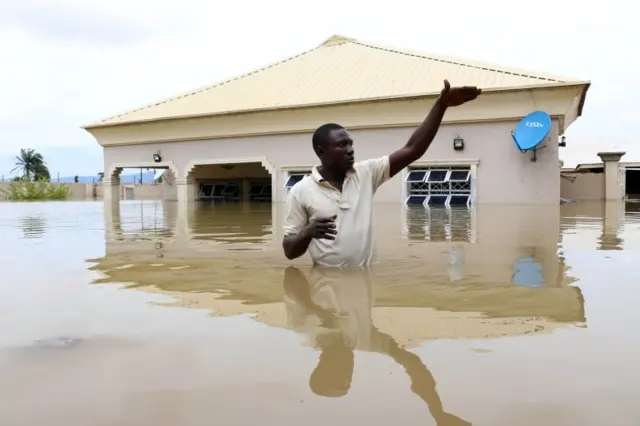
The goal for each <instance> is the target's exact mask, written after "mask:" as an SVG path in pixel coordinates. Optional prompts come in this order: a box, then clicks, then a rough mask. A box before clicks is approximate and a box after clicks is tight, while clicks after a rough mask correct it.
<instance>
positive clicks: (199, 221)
mask: <svg viewBox="0 0 640 426" xmlns="http://www.w3.org/2000/svg"><path fill="white" fill-rule="evenodd" d="M177 205H178V203H166V204H164V205H163V206H164V207H163V210H162V215H163V217H164V219H163V220H164V223H166V224H167V225H170V226H173V228H172V230H171V231H167V232H166V233H164V234H155V238H156V241H149V242H146V241H136V240H135V239H134V238H133V237H131V238H129V237H128V236H127V235H125V236H124V237H123V238H122V237H121V238H109V235H110V233H109V231H108V232H107V235H108V237H107V249H106V255H105V256H104V257H103V258H100V259H95V260H92V262H96V264H95V266H93V267H92V269H93V270H96V271H100V272H102V275H103V277H102V278H101V279H99V280H96V282H97V283H110V282H114V283H115V282H117V283H122V282H129V283H135V284H132V285H130V286H129V287H135V288H138V289H144V290H145V291H152V292H162V293H167V294H170V295H172V296H173V297H175V299H176V302H175V305H178V306H190V307H199V308H204V309H210V310H213V311H214V313H215V314H216V315H233V314H240V313H254V314H256V317H255V318H256V319H257V320H259V321H262V322H264V323H267V324H271V325H274V326H280V327H287V322H286V317H287V316H286V312H285V310H284V305H283V304H282V301H283V296H284V292H283V288H282V274H283V271H284V269H285V268H286V266H287V265H289V264H291V263H292V262H290V261H288V260H286V259H285V258H284V256H283V255H282V252H281V250H282V249H281V244H280V240H279V238H280V237H279V235H278V233H277V232H275V233H271V232H270V230H271V229H272V223H276V227H275V229H276V230H277V229H278V226H279V225H278V223H279V222H281V219H280V218H279V217H278V212H277V211H276V212H275V213H274V211H271V210H270V209H264V208H262V206H261V207H255V206H250V205H246V204H229V205H226V206H225V205H218V204H212V205H207V204H205V205H200V206H196V207H195V208H193V209H190V210H188V211H181V210H180V209H179V208H175V206H177ZM144 207H145V208H147V206H146V205H145V206H144ZM265 207H271V205H266V206H265ZM273 208H274V209H276V207H275V205H274V207H273ZM420 208H422V209H423V210H422V212H421V211H419V210H411V209H409V210H406V209H404V208H403V209H398V207H397V206H395V205H379V206H378V207H377V210H376V222H377V224H378V229H377V231H378V235H377V237H378V247H379V251H380V256H381V259H382V262H381V263H380V264H379V265H376V266H375V268H374V270H373V271H374V272H373V281H372V284H371V285H372V286H373V288H372V290H371V291H372V293H373V294H374V295H375V307H374V308H373V317H374V322H375V324H376V325H377V326H378V327H379V328H380V329H381V331H383V332H386V333H388V334H391V335H393V336H394V337H395V338H397V339H399V340H400V341H401V342H402V343H405V344H406V343H410V342H414V343H417V342H419V341H423V340H425V339H430V338H437V337H465V338H482V337H498V336H502V335H514V334H521V333H529V332H534V331H540V330H548V329H552V328H555V327H558V326H560V325H562V324H571V323H577V322H583V321H585V313H584V301H583V298H582V294H581V292H580V289H579V288H577V287H574V286H571V285H569V284H570V282H571V279H569V278H568V277H567V276H566V274H565V273H566V269H567V268H566V267H565V265H564V260H563V259H562V258H560V257H559V256H558V242H559V238H560V237H559V235H560V233H559V228H560V219H559V215H558V209H559V206H557V205H554V206H550V207H540V206H538V207H533V208H521V207H513V208H505V207H504V206H502V207H500V208H491V207H489V206H476V207H475V208H474V210H466V212H465V210H460V211H457V210H455V209H451V210H447V209H442V210H437V209H435V208H433V209H432V210H427V209H425V208H424V207H420ZM434 211H437V213H436V214H434V213H433V212H434ZM458 214H459V216H456V215H458ZM173 215H175V216H173ZM438 215H440V216H438ZM465 215H467V217H468V219H467V220H466V221H465V220H463V218H464V217H465ZM117 216H118V215H117V214H115V215H114V214H112V215H111V219H110V220H111V223H110V224H108V225H107V227H108V228H109V227H114V226H115V227H117V226H118V225H116V222H118V217H117ZM472 216H473V217H475V219H474V220H472V219H471V217H472ZM126 217H128V218H129V219H127V220H132V218H133V217H135V215H134V214H131V213H127V214H126ZM445 219H446V222H445V226H443V225H442V224H443V222H444V220H445ZM431 221H433V222H431ZM416 222H418V223H420V224H421V225H420V226H422V227H423V228H422V229H424V226H427V227H428V229H429V230H430V235H431V236H432V237H433V235H438V234H437V233H435V232H431V230H432V229H436V227H438V229H441V231H439V232H440V234H439V235H440V236H441V237H440V238H433V239H432V240H428V239H425V238H424V237H423V238H418V239H413V238H411V234H410V233H409V235H408V237H409V238H408V239H407V236H405V235H402V234H401V233H400V232H398V231H399V228H400V225H401V224H403V223H405V225H406V228H407V229H411V227H412V226H415V223H416ZM459 222H462V224H461V225H456V223H459ZM434 224H435V225H434ZM447 227H448V230H447ZM443 228H444V231H442V229H443ZM460 229H462V230H461V231H460ZM456 232H460V233H459V234H456ZM111 234H113V232H111ZM470 234H473V235H476V238H475V240H474V241H475V242H470V240H471V238H469V237H467V238H466V241H465V239H464V238H459V240H457V241H456V240H455V239H454V238H452V237H453V236H455V235H470ZM131 235H133V234H131ZM423 235H424V234H423ZM442 236H444V237H446V238H442ZM447 236H450V237H447ZM157 242H162V245H161V246H158V245H157V244H156V243H157ZM220 243H223V244H220ZM242 249H249V250H250V251H247V252H242V251H241V252H239V251H238V250H242ZM160 256H162V260H159V259H158V257H160ZM525 256H528V257H533V258H534V259H535V262H536V263H537V264H538V265H540V268H539V269H538V270H537V273H538V274H540V276H542V278H543V282H544V284H545V285H544V286H540V287H528V286H521V285H516V284H517V282H514V265H516V264H517V263H518V260H519V259H520V258H522V257H525ZM293 263H294V264H297V265H299V266H300V268H301V269H303V270H305V269H306V268H308V266H309V260H308V259H306V258H303V259H299V260H297V261H295V262H293ZM125 266H126V267H125Z"/></svg>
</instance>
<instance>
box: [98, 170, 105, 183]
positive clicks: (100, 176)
mask: <svg viewBox="0 0 640 426" xmlns="http://www.w3.org/2000/svg"><path fill="white" fill-rule="evenodd" d="M103 179H104V172H100V173H98V182H102V180H103Z"/></svg>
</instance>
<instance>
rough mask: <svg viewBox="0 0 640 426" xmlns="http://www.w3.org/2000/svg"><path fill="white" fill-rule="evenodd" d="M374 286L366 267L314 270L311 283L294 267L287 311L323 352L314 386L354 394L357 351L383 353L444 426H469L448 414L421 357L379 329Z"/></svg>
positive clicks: (287, 279) (287, 277)
mask: <svg viewBox="0 0 640 426" xmlns="http://www.w3.org/2000/svg"><path fill="white" fill-rule="evenodd" d="M372 290H373V285H372V281H371V274H370V271H369V270H367V269H355V270H354V269H351V270H341V269H338V268H322V267H318V266H316V267H313V268H312V270H311V273H310V275H309V279H307V277H306V276H305V275H304V274H303V273H302V271H300V270H299V269H298V268H295V267H293V266H290V267H288V268H287V269H286V271H285V274H284V291H285V302H286V304H287V311H288V312H289V316H290V320H291V322H292V326H293V328H294V329H296V330H297V331H301V332H305V333H306V334H308V335H309V336H311V338H312V341H313V343H314V345H315V346H316V347H317V348H318V349H320V350H321V353H320V360H319V361H318V366H317V367H316V368H315V370H314V371H313V373H312V374H311V378H310V380H309V386H310V387H311V390H312V391H313V392H314V393H315V394H317V395H321V396H326V397H340V396H344V395H346V394H347V393H348V392H349V388H350V387H351V380H352V377H353V366H354V353H353V351H354V350H355V349H358V350H364V351H370V352H377V353H384V354H387V355H389V356H390V357H391V358H393V360H394V361H396V362H397V363H398V364H400V365H401V366H402V367H404V369H405V371H406V372H407V374H408V375H409V378H410V379H411V390H412V391H413V392H414V393H415V394H416V395H418V396H419V397H420V398H421V399H422V400H423V401H424V402H426V403H427V405H428V407H429V411H430V412H431V415H432V416H433V418H434V419H435V421H436V423H437V424H438V425H439V426H455V425H470V424H471V423H469V422H467V421H465V420H462V419H460V418H458V417H456V416H454V415H453V414H449V413H446V412H445V411H444V409H443V407H442V401H440V396H439V395H438V393H437V392H436V382H435V380H434V378H433V375H432V374H431V372H430V371H429V370H428V369H427V367H426V366H425V365H424V364H423V363H422V360H421V359H420V357H418V356H417V355H415V354H413V353H411V352H409V351H407V350H405V349H403V348H401V347H400V345H399V344H398V343H397V342H396V341H395V340H394V339H393V338H392V337H391V336H388V335H386V334H384V333H381V332H380V331H379V330H378V329H377V328H376V327H375V326H374V325H373V319H372V309H373V305H374V298H373V291H372Z"/></svg>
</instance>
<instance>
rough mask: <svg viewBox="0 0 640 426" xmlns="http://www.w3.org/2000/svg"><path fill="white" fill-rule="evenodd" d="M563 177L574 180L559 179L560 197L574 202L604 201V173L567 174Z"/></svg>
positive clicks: (564, 173)
mask: <svg viewBox="0 0 640 426" xmlns="http://www.w3.org/2000/svg"><path fill="white" fill-rule="evenodd" d="M562 175H563V176H566V177H568V178H571V179H574V181H573V182H571V181H570V180H568V179H560V195H561V196H562V198H568V199H570V200H575V201H593V200H604V194H605V174H604V173H568V172H563V173H562Z"/></svg>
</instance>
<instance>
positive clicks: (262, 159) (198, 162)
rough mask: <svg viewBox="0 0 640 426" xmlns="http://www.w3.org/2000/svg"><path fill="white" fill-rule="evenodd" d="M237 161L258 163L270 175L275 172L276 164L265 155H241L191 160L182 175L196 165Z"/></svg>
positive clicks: (189, 171)
mask: <svg viewBox="0 0 640 426" xmlns="http://www.w3.org/2000/svg"><path fill="white" fill-rule="evenodd" d="M239 163H260V164H262V167H264V168H265V169H266V170H267V171H268V172H269V174H271V176H274V175H275V173H276V166H274V165H273V163H271V162H270V161H269V159H268V158H267V157H241V158H208V159H203V160H196V161H191V162H190V163H189V164H187V167H185V169H184V176H189V174H190V173H191V172H192V171H193V169H194V168H195V167H196V166H210V165H214V164H239Z"/></svg>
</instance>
